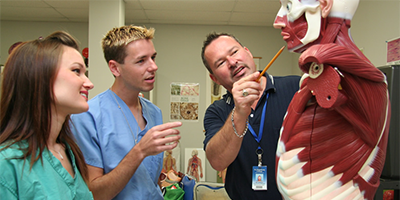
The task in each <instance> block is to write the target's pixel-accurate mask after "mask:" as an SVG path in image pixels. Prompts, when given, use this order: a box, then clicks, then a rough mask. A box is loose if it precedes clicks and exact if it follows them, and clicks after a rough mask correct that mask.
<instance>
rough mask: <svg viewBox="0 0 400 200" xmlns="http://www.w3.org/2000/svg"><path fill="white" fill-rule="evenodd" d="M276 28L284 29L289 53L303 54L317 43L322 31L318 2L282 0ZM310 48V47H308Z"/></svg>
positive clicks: (275, 23)
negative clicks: (312, 44)
mask: <svg viewBox="0 0 400 200" xmlns="http://www.w3.org/2000/svg"><path fill="white" fill-rule="evenodd" d="M274 27H275V28H277V29H282V32H281V34H282V36H283V40H285V41H286V43H287V45H288V49H289V51H295V52H302V51H304V50H305V49H306V48H307V46H306V45H307V44H310V43H312V42H314V41H316V40H317V39H318V38H319V36H320V31H321V11H320V4H319V1H318V0H301V1H300V0H281V8H280V10H279V12H278V14H277V15H276V18H275V22H274ZM308 46H309V45H308Z"/></svg>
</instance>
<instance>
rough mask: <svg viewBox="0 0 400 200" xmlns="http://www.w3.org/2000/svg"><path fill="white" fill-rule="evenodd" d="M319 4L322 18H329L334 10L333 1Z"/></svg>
mask: <svg viewBox="0 0 400 200" xmlns="http://www.w3.org/2000/svg"><path fill="white" fill-rule="evenodd" d="M319 4H320V7H321V16H322V17H323V18H326V17H328V15H329V13H330V12H331V9H332V5H333V0H319Z"/></svg>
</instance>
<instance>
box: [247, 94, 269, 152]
mask: <svg viewBox="0 0 400 200" xmlns="http://www.w3.org/2000/svg"><path fill="white" fill-rule="evenodd" d="M268 97H269V93H267V98H266V99H265V104H264V108H263V111H262V114H261V121H260V129H259V130H258V132H259V133H258V136H257V134H256V132H255V131H254V130H253V128H252V127H251V126H250V123H247V124H248V127H249V130H250V132H251V134H252V135H253V137H254V139H255V140H256V141H257V143H258V149H261V145H260V141H261V138H262V135H263V131H264V122H265V113H266V112H265V111H266V110H267V102H268Z"/></svg>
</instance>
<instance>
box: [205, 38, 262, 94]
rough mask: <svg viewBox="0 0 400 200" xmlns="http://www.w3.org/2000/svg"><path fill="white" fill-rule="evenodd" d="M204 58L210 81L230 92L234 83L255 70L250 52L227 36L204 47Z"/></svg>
mask: <svg viewBox="0 0 400 200" xmlns="http://www.w3.org/2000/svg"><path fill="white" fill-rule="evenodd" d="M204 57H205V58H206V60H207V62H208V64H209V65H210V68H211V70H212V72H213V74H210V77H211V79H212V80H213V81H214V82H216V83H217V84H219V85H222V86H223V87H225V88H226V89H227V90H228V91H231V90H232V86H233V83H234V82H236V81H238V80H239V79H241V78H243V77H245V76H247V75H250V74H252V73H254V72H255V71H256V70H257V69H256V65H255V63H254V60H253V55H251V53H250V51H249V50H248V49H247V48H246V47H242V46H241V45H240V44H239V43H238V42H237V41H236V40H235V39H233V38H232V37H229V36H220V37H219V38H217V39H215V40H214V41H212V42H211V43H210V44H209V45H208V46H207V47H206V49H205V51H204Z"/></svg>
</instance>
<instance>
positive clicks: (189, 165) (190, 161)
mask: <svg viewBox="0 0 400 200" xmlns="http://www.w3.org/2000/svg"><path fill="white" fill-rule="evenodd" d="M191 167H192V158H190V159H189V161H188V167H187V170H186V174H189V169H190V168H191Z"/></svg>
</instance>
